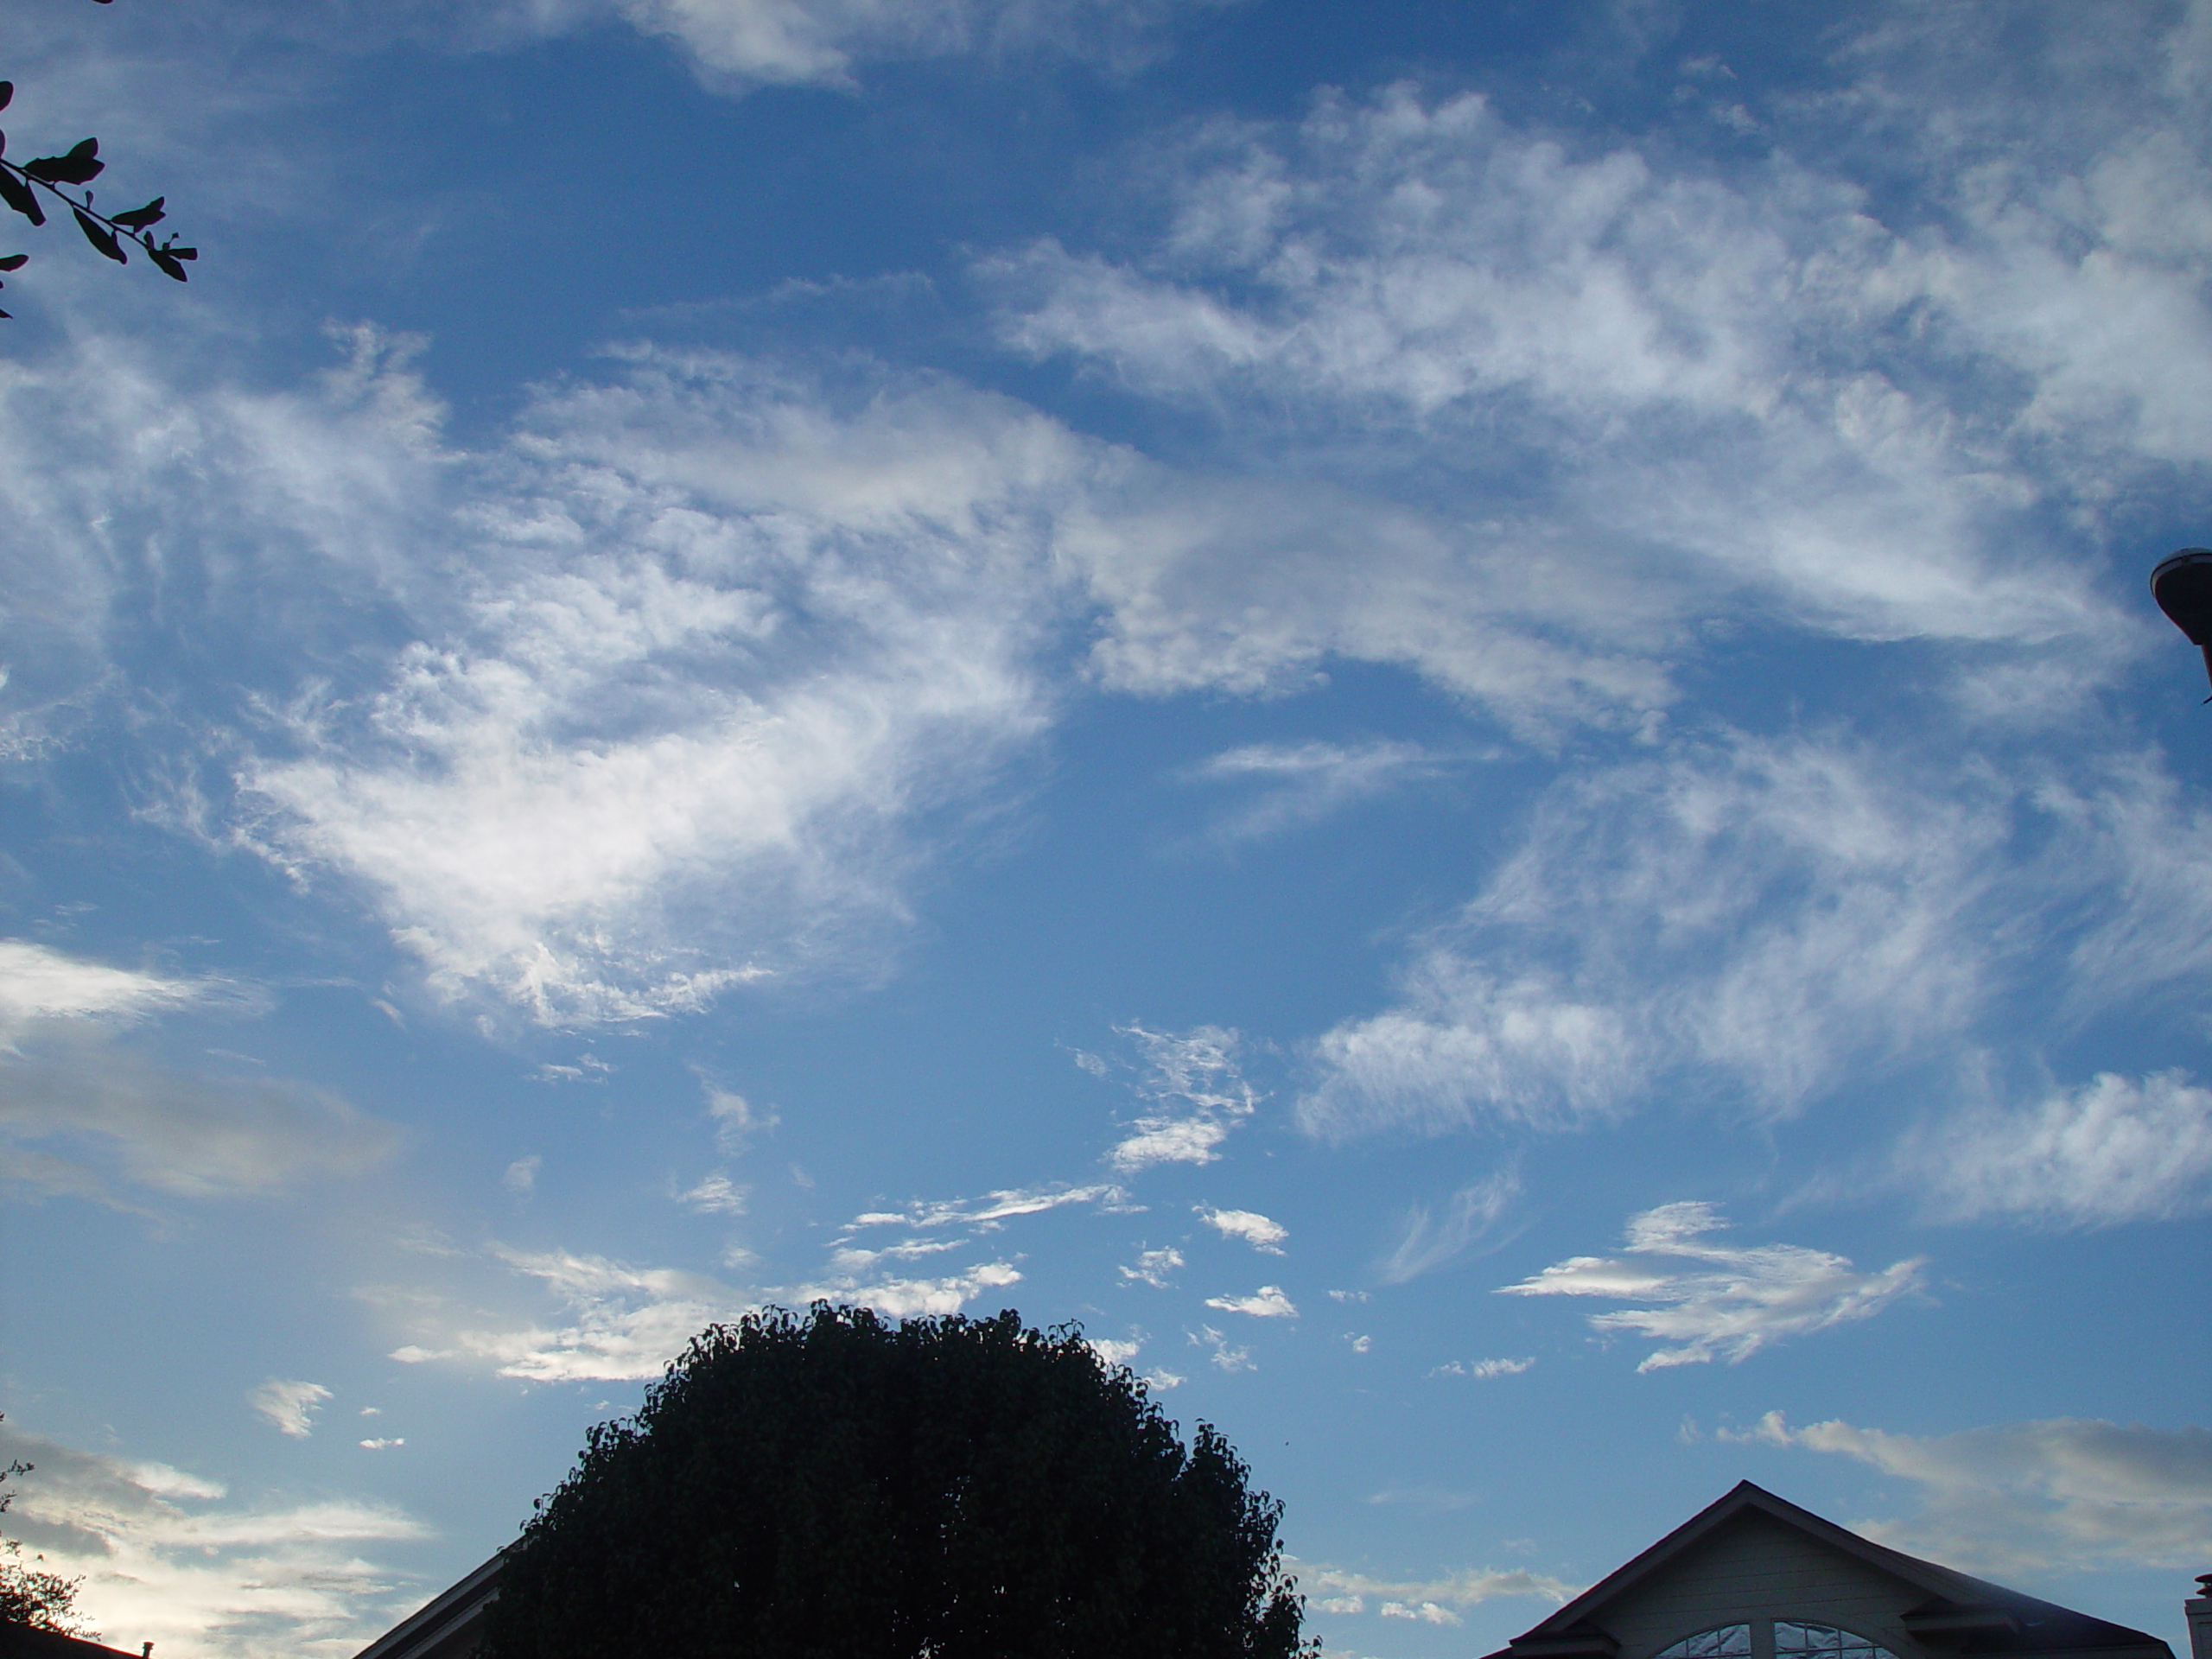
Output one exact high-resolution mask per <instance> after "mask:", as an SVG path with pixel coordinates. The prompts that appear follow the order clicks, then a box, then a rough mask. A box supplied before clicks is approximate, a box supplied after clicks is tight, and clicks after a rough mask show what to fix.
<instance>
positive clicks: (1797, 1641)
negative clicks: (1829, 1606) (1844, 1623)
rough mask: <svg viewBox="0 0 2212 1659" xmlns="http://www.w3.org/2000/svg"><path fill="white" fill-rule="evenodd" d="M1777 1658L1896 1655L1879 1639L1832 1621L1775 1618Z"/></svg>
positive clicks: (1884, 1658) (1843, 1658)
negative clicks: (1797, 1622)
mask: <svg viewBox="0 0 2212 1659" xmlns="http://www.w3.org/2000/svg"><path fill="white" fill-rule="evenodd" d="M1774 1659H1897V1656H1896V1655H1895V1654H1893V1653H1891V1651H1890V1650H1889V1649H1887V1648H1885V1647H1884V1646H1883V1645H1882V1644H1881V1643H1878V1642H1870V1641H1868V1640H1867V1639H1866V1637H1863V1636H1853V1634H1852V1633H1851V1632H1850V1631H1849V1630H1838V1629H1836V1627H1835V1626H1834V1625H1833V1624H1795V1623H1793V1622H1791V1621H1790V1620H1788V1619H1783V1618H1777V1619H1776V1620H1775V1621H1774Z"/></svg>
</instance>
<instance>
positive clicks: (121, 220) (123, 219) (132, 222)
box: [110, 196, 168, 231]
mask: <svg viewBox="0 0 2212 1659" xmlns="http://www.w3.org/2000/svg"><path fill="white" fill-rule="evenodd" d="M167 200H168V197H167V196H156V197H155V198H154V199H153V200H151V201H149V202H148V203H147V204H146V205H145V206H144V207H133V208H132V209H131V210H130V212H129V213H115V214H111V215H110V217H111V218H112V219H114V221H115V222H116V223H117V224H118V225H120V226H124V228H125V229H126V230H133V231H143V230H144V229H145V228H146V227H147V226H149V225H158V224H159V223H161V221H162V219H167V218H168V214H167V213H163V212H162V203H163V202H165V201H167Z"/></svg>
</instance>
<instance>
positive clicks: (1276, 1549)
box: [481, 1303, 1302, 1659]
mask: <svg viewBox="0 0 2212 1659" xmlns="http://www.w3.org/2000/svg"><path fill="white" fill-rule="evenodd" d="M1249 1472H1250V1471H1249V1470H1248V1469H1247V1467H1246V1466H1245V1465H1244V1464H1243V1462H1241V1461H1240V1460H1239V1459H1238V1458H1237V1456H1236V1450H1235V1448H1234V1447H1232V1446H1230V1443H1229V1442H1228V1440H1225V1439H1224V1437H1223V1436H1222V1435H1221V1434H1220V1433H1219V1432H1218V1431H1217V1430H1216V1429H1214V1428H1213V1427H1211V1426H1210V1425H1207V1424H1204V1423H1201V1424H1200V1425H1199V1426H1198V1433H1197V1434H1196V1435H1195V1436H1194V1437H1193V1439H1192V1443H1191V1444H1190V1446H1188V1447H1185V1446H1184V1444H1183V1443H1182V1442H1181V1440H1179V1439H1178V1438H1177V1435H1176V1429H1175V1425H1174V1424H1173V1423H1172V1422H1170V1421H1167V1420H1166V1418H1165V1417H1164V1416H1162V1415H1161V1414H1160V1409H1159V1408H1158V1407H1157V1406H1156V1405H1154V1403H1153V1402H1152V1401H1151V1400H1150V1399H1149V1397H1148V1396H1147V1391H1146V1389H1145V1385H1144V1384H1143V1383H1141V1382H1140V1381H1139V1380H1138V1379H1137V1378H1135V1376H1131V1375H1130V1373H1129V1372H1128V1370H1126V1369H1125V1368H1122V1367H1109V1366H1108V1365H1107V1364H1105V1363H1103V1361H1102V1360H1101V1359H1100V1358H1099V1357H1098V1356H1097V1354H1096V1351H1094V1350H1092V1349H1091V1348H1090V1345H1089V1344H1086V1343H1085V1342H1084V1340H1083V1339H1082V1338H1081V1336H1080V1334H1079V1333H1078V1332H1077V1331H1076V1330H1075V1329H1074V1328H1072V1327H1063V1328H1059V1329H1056V1330H1054V1331H1052V1332H1050V1333H1046V1332H1038V1331H1035V1330H1031V1329H1027V1328H1025V1327H1024V1326H1023V1325H1022V1323H1021V1320H1020V1316H1019V1315H1018V1314H1016V1313H1011V1312H1008V1313H1001V1314H1000V1315H999V1316H998V1317H997V1318H995V1319H964V1318H958V1317H951V1318H941V1319H908V1320H906V1321H905V1322H903V1323H899V1324H892V1323H889V1322H887V1321H886V1320H884V1319H880V1318H879V1317H878V1316H877V1315H875V1314H874V1313H869V1312H868V1311H867V1310H866V1309H861V1308H846V1307H836V1306H830V1305H829V1304H827V1303H817V1304H815V1306H813V1308H812V1309H811V1311H810V1312H809V1313H807V1314H806V1315H805V1316H804V1317H801V1316H799V1315H797V1314H794V1313H790V1312H788V1311H786V1310H784V1309H780V1308H776V1309H770V1310H768V1311H766V1312H765V1313H758V1314H750V1315H747V1317H746V1319H744V1320H742V1321H741V1323H740V1324H738V1325H734V1326H730V1325H716V1326H715V1327H713V1328H711V1329H710V1330H709V1331H707V1332H704V1333H703V1334H702V1335H701V1336H699V1337H697V1338H694V1339H693V1341H692V1343H691V1345H690V1348H689V1349H688V1350H687V1351H685V1353H684V1354H683V1357H681V1358H680V1359H678V1360H677V1361H676V1362H675V1363H672V1364H671V1366H670V1367H669V1369H668V1372H667V1375H666V1376H665V1377H664V1380H663V1381H661V1382H660V1383H657V1384H655V1385H654V1386H653V1387H652V1389H650V1390H648V1392H647V1395H646V1398H645V1405H644V1406H643V1408H641V1409H640V1410H639V1412H638V1414H637V1415H636V1416H635V1417H634V1418H630V1419H626V1420H621V1421H615V1422H611V1423H602V1424H600V1425H597V1426H596V1427H594V1428H593V1429H592V1430H591V1432H590V1435H589V1438H588V1443H587V1444H586V1446H585V1447H584V1451H583V1453H582V1457H581V1458H580V1459H578V1461H577V1464H576V1466H575V1470H574V1471H572V1472H571V1473H570V1474H569V1477H568V1478H567V1479H565V1480H564V1481H563V1482H562V1484H561V1485H560V1487H559V1488H558V1489H557V1490H556V1491H555V1492H554V1493H553V1494H552V1496H551V1497H549V1498H546V1499H544V1500H543V1501H542V1502H541V1503H540V1504H539V1505H538V1508H537V1513H536V1514H535V1515H534V1516H532V1518H531V1521H530V1522H529V1523H528V1524H527V1525H526V1526H525V1527H524V1529H523V1535H522V1537H521V1539H520V1541H518V1542H517V1543H516V1544H515V1545H514V1546H513V1547H512V1548H511V1549H510V1550H509V1552H508V1554H507V1559H506V1562H505V1567H504V1569H503V1571H502V1573H501V1578H500V1586H499V1599H498V1600H497V1601H496V1602H494V1603H493V1605H492V1607H491V1609H490V1611H489V1612H488V1614H487V1621H486V1637H485V1643H484V1647H483V1649H481V1654H482V1659H567V1656H578V1659H582V1656H586V1655H589V1656H594V1659H598V1656H604V1655H606V1654H609V1653H623V1652H627V1653H684V1654H693V1655H712V1656H730V1659H816V1656H819V1659H830V1656H836V1659H917V1656H931V1659H1022V1656H1030V1655H1034V1656H1039V1659H1044V1656H1052V1659H1109V1656H1111V1659H1123V1656H1137V1655H1142V1656H1144V1659H1214V1656H1221V1659H1229V1656H1236V1659H1286V1656H1290V1655H1293V1654H1296V1653H1299V1652H1300V1651H1301V1650H1302V1649H1301V1646H1300V1640H1299V1624H1300V1618H1301V1616H1302V1602H1301V1599H1300V1597H1299V1596H1298V1595H1297V1593H1296V1586H1295V1582H1294V1580H1292V1579H1291V1578H1289V1577H1288V1576H1287V1574H1286V1573H1284V1571H1283V1567H1282V1558H1281V1548H1280V1546H1279V1544H1278V1543H1277V1541H1276V1536H1275V1529H1276V1527H1277V1525H1278V1524H1279V1522H1280V1521H1281V1513H1282V1510H1281V1504H1279V1503H1275V1502H1274V1500H1273V1499H1271V1498H1270V1497H1268V1494H1267V1493H1265V1492H1255V1491H1251V1490H1249V1488H1248V1486H1247V1484H1246V1481H1247V1478H1248V1476H1249Z"/></svg>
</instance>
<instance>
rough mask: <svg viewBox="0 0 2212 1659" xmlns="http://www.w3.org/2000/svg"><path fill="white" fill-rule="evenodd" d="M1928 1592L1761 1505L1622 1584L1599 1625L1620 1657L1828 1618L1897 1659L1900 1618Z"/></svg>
mask: <svg viewBox="0 0 2212 1659" xmlns="http://www.w3.org/2000/svg"><path fill="white" fill-rule="evenodd" d="M1927 1599H1928V1592H1927V1591H1926V1590H1924V1589H1923V1588H1921V1587H1920V1586H1916V1585H1914V1584H1910V1583H1908V1582H1907V1581H1905V1580H1903V1579H1901V1578H1899V1577H1897V1575H1896V1574H1895V1573H1887V1572H1884V1571H1883V1570H1881V1569H1880V1568H1878V1567H1874V1566H1872V1565H1870V1564H1869V1563H1867V1562H1866V1561H1864V1560H1858V1559H1856V1558H1854V1557H1853V1556H1852V1555H1850V1554H1847V1553H1845V1552H1844V1551H1842V1550H1840V1549H1837V1548H1834V1546H1832V1545H1830V1544H1828V1543H1827V1542H1826V1541H1822V1540H1821V1539H1817V1538H1814V1537H1812V1536H1809V1535H1807V1534H1806V1533H1804V1532H1803V1531H1802V1530H1800V1529H1797V1528H1796V1527H1792V1526H1789V1525H1787V1524H1786V1523H1784V1522H1781V1521H1778V1520H1777V1519H1776V1518H1775V1517H1774V1516H1770V1515H1768V1514H1765V1513H1764V1512H1762V1511H1760V1510H1745V1511H1743V1512H1742V1513H1740V1514H1738V1515H1736V1516H1732V1517H1731V1518H1730V1519H1729V1520H1728V1521H1727V1522H1725V1523H1723V1524H1722V1525H1721V1526H1719V1527H1718V1528H1716V1529H1713V1531H1712V1532H1710V1533H1708V1534H1707V1535H1705V1536H1704V1537H1702V1538H1700V1539H1699V1540H1697V1541H1695V1542H1694V1543H1693V1544H1691V1545H1690V1546H1689V1547H1688V1548H1687V1549H1685V1550H1683V1551H1682V1552H1681V1554H1679V1555H1677V1556H1676V1557H1675V1560H1673V1561H1672V1562H1670V1563H1669V1567H1668V1568H1667V1570H1666V1571H1665V1572H1663V1573H1652V1574H1649V1575H1648V1576H1646V1577H1644V1578H1643V1579H1642V1580H1639V1581H1638V1582H1637V1583H1634V1584H1631V1585H1630V1586H1626V1587H1625V1588H1624V1590H1622V1592H1620V1593H1619V1594H1618V1596H1616V1597H1614V1598H1613V1599H1611V1600H1610V1601H1609V1602H1608V1603H1607V1605H1606V1606H1605V1610H1604V1613H1603V1617H1602V1623H1603V1624H1604V1627H1605V1630H1606V1631H1607V1633H1608V1634H1609V1635H1611V1637H1613V1639H1614V1640H1615V1641H1617V1642H1618V1643H1620V1647H1619V1649H1618V1652H1619V1659H1652V1656H1653V1655H1655V1654H1656V1653H1658V1652H1660V1651H1661V1650H1662V1649H1664V1648H1666V1647H1667V1646H1668V1645H1669V1643H1674V1642H1677V1641H1680V1640H1681V1638H1682V1637H1686V1636H1691V1635H1694V1634H1695V1633H1696V1632H1698V1631H1700V1630H1711V1629H1713V1627H1714V1626H1715V1625H1721V1624H1739V1623H1744V1622H1753V1623H1756V1621H1758V1620H1760V1619H1768V1620H1772V1619H1777V1618H1785V1619H1798V1620H1803V1621H1806V1622H1809V1623H1813V1624H1833V1625H1835V1626H1837V1627H1838V1628H1840V1629H1842V1630H1849V1631H1851V1632H1853V1634H1854V1635H1858V1636H1863V1637H1871V1638H1872V1639H1873V1640H1874V1641H1875V1642H1877V1643H1879V1644H1880V1645H1881V1646H1883V1647H1885V1648H1887V1649H1890V1651H1891V1652H1892V1653H1895V1654H1898V1655H1910V1654H1911V1653H1912V1651H1913V1648H1914V1646H1915V1644H1914V1643H1913V1642H1912V1641H1911V1638H1910V1637H1909V1636H1908V1635H1907V1632H1906V1629H1905V1625H1904V1615H1905V1614H1906V1612H1907V1611H1910V1609H1912V1608H1914V1607H1916V1606H1918V1605H1920V1604H1921V1603H1923V1602H1924V1601H1926V1600H1927Z"/></svg>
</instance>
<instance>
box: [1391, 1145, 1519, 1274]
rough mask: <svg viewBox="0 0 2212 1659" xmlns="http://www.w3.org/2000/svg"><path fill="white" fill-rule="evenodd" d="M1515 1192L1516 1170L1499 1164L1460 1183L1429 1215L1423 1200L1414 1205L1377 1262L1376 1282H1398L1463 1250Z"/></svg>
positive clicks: (1489, 1227) (1498, 1215) (1485, 1231)
mask: <svg viewBox="0 0 2212 1659" xmlns="http://www.w3.org/2000/svg"><path fill="white" fill-rule="evenodd" d="M1520 1195H1521V1177H1520V1174H1519V1173H1518V1172H1517V1171H1516V1170H1511V1169H1501V1170H1498V1171H1497V1172H1495V1173H1492V1174H1490V1175H1487V1176H1484V1178H1483V1179H1481V1180H1479V1181H1473V1182H1470V1183H1469V1184H1468V1185H1465V1186H1463V1187H1461V1188H1460V1189H1459V1191H1458V1192H1454V1193H1453V1194H1452V1197H1451V1198H1450V1200H1449V1201H1448V1202H1447V1203H1446V1205H1444V1207H1443V1211H1442V1213H1441V1214H1440V1215H1434V1216H1432V1215H1431V1214H1430V1212H1429V1210H1428V1208H1427V1205H1414V1207H1413V1208H1412V1209H1411V1210H1410V1211H1408V1213H1407V1215H1406V1218H1405V1223H1404V1230H1403V1231H1402V1234H1401V1236H1400V1237H1399V1239H1398V1243H1397V1248H1396V1249H1393V1250H1392V1251H1391V1252H1390V1254H1389V1256H1388V1257H1387V1258H1386V1259H1385V1260H1384V1261H1383V1265H1382V1268H1381V1270H1380V1271H1381V1273H1382V1277H1383V1283H1385V1284H1389V1285H1402V1284H1404V1283H1405V1282H1406V1281H1408V1280H1409V1279H1417V1278H1419V1277H1420V1276H1421V1274H1424V1273H1427V1272H1430V1271H1431V1270H1433V1269H1434V1268H1440V1267H1442V1266H1443V1265H1444V1264H1445V1263H1446V1262H1450V1261H1452V1260H1454V1259H1456V1258H1457V1257H1459V1256H1461V1255H1465V1254H1466V1253H1467V1251H1468V1250H1470V1249H1473V1248H1474V1246H1475V1245H1476V1244H1478V1243H1480V1242H1481V1241H1482V1240H1483V1239H1484V1237H1486V1236H1488V1235H1489V1234H1490V1233H1491V1231H1492V1230H1495V1229H1496V1227H1497V1224H1498V1223H1499V1222H1500V1221H1501V1220H1503V1218H1504V1217H1505V1214H1506V1212H1507V1211H1508V1210H1510V1208H1511V1207H1512V1205H1513V1201H1514V1200H1515V1199H1516V1198H1519V1197H1520Z"/></svg>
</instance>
